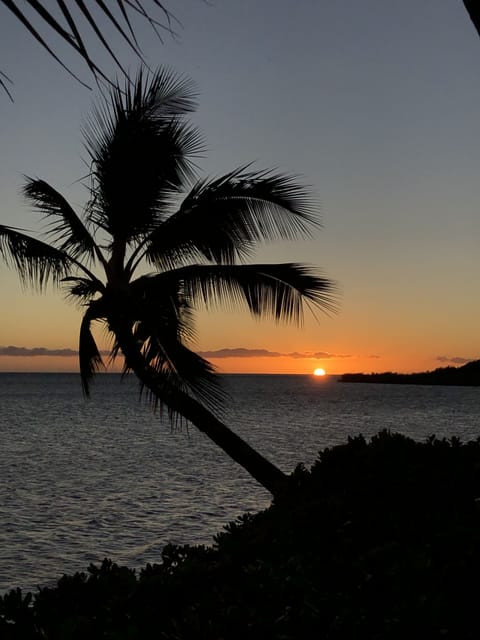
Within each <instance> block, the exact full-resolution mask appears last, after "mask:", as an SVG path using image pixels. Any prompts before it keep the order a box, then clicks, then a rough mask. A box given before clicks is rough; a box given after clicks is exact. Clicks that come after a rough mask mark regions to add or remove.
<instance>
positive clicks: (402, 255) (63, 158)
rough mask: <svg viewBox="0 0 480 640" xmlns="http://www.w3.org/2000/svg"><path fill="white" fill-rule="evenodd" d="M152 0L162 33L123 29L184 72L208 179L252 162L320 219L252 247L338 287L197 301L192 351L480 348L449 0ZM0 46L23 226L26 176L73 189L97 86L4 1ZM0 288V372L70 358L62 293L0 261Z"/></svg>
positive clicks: (408, 367)
mask: <svg viewBox="0 0 480 640" xmlns="http://www.w3.org/2000/svg"><path fill="white" fill-rule="evenodd" d="M166 1H167V2H168V3H169V4H168V6H169V7H170V8H171V9H172V10H173V11H174V13H175V14H176V16H177V17H178V18H179V19H180V20H181V22H182V23H183V28H182V29H181V30H179V37H178V39H177V40H173V39H171V38H169V37H168V36H166V38H165V42H164V44H163V45H162V44H161V43H159V42H158V40H157V39H156V37H155V36H154V34H153V33H152V32H151V31H150V29H149V28H148V26H147V25H145V24H142V23H139V25H138V28H137V32H138V34H139V39H140V42H141V44H142V46H143V49H144V51H145V54H146V57H147V59H148V61H149V63H150V64H151V65H152V66H156V65H157V64H166V65H169V66H171V67H172V68H174V69H175V70H177V71H178V72H180V73H185V74H187V75H189V76H190V77H191V78H192V79H193V80H194V81H195V82H196V83H197V85H198V88H199V91H200V107H199V110H198V112H197V113H196V114H194V115H193V117H192V120H193V122H194V123H195V124H196V125H198V126H199V127H200V129H201V130H202V132H203V134H204V136H205V140H206V146H207V149H208V153H207V155H206V157H205V159H204V161H202V163H201V165H202V169H203V170H204V172H205V174H207V175H210V176H213V175H218V174H221V173H223V172H225V171H228V170H229V169H233V168H235V167H237V166H239V165H242V164H245V163H247V162H249V161H252V160H253V161H255V167H258V168H264V167H276V168H278V169H280V170H282V171H285V172H291V173H295V174H299V175H301V176H302V180H303V181H304V182H305V183H307V184H309V185H312V186H313V190H314V193H315V195H316V197H317V198H318V202H319V212H320V211H321V216H322V221H323V229H322V230H321V231H319V232H317V233H315V237H314V238H313V239H312V240H309V241H305V242H295V243H284V244H278V243H277V244H272V245H271V246H268V247H264V248H261V250H259V252H258V255H257V259H258V261H269V262H274V261H275V262H277V261H278V262H280V261H303V262H307V263H313V264H315V265H318V266H320V267H321V268H322V269H323V270H324V272H325V273H326V274H327V275H328V276H329V277H331V278H333V279H335V280H336V281H337V282H338V284H339V287H340V291H341V301H340V310H339V313H338V314H337V315H334V316H330V317H329V316H326V315H323V314H321V313H318V314H317V318H314V317H312V316H311V315H308V314H307V316H306V319H305V323H304V325H303V327H301V328H295V327H291V326H284V325H281V326H276V325H274V324H272V323H270V322H258V321H254V320H252V319H251V318H249V316H248V315H247V314H246V313H244V312H241V311H239V310H238V309H235V310H232V309H231V310H226V311H218V312H215V313H208V314H206V313H205V312H200V313H199V318H198V349H199V350H201V351H202V352H205V353H206V355H208V356H209V357H211V358H212V361H213V362H214V363H215V364H217V365H218V366H219V367H220V369H221V370H222V371H241V372H257V371H258V372H292V373H309V372H311V371H312V370H313V369H314V368H315V367H317V366H321V367H323V368H325V369H326V370H327V372H329V373H342V372H345V371H385V370H396V371H419V370H425V369H432V368H435V367H438V366H442V365H445V364H448V363H450V362H452V363H457V364H460V363H462V362H464V361H466V360H469V359H474V358H478V357H480V348H479V338H478V333H479V329H478V327H479V321H480V296H479V295H478V291H479V288H480V286H479V282H480V259H479V255H480V253H479V250H478V247H479V244H480V216H479V215H478V205H479V203H480V181H479V179H478V168H479V167H480V144H479V141H480V138H479V135H478V133H479V122H480V120H479V117H478V113H479V106H480V41H479V39H478V36H477V34H476V32H475V30H474V28H473V25H472V24H471V23H470V21H469V19H468V16H467V14H466V12H465V9H464V7H463V4H462V2H461V1H460V0H422V2H418V0H402V2H396V1H393V0H390V1H385V0H363V1H362V2H358V0H345V1H344V2H338V1H337V0H242V1H241V2H239V0H217V1H216V2H212V3H208V4H207V3H204V2H202V1H201V0H166ZM92 42H93V40H92ZM117 42H118V41H117ZM59 46H60V49H59V50H60V51H61V52H62V54H63V57H64V58H65V59H66V60H68V61H69V62H70V63H71V66H72V67H73V68H74V69H75V70H76V71H78V72H79V73H80V74H81V76H82V78H83V79H84V80H86V81H90V80H91V78H90V77H89V75H88V72H87V70H86V69H85V68H84V67H83V66H82V64H81V63H80V62H79V61H77V60H75V59H74V58H73V56H70V54H68V52H67V51H66V49H65V47H62V45H59ZM92 46H93V49H92V51H96V49H97V47H96V45H92ZM117 51H118V52H119V54H120V56H121V58H122V61H123V62H124V63H125V64H126V65H127V66H128V67H129V68H131V69H135V68H136V66H137V61H136V60H135V59H134V57H133V56H131V55H130V54H129V52H128V51H127V50H126V49H125V47H123V46H122V45H121V44H119V45H118V46H117ZM97 57H98V58H99V60H100V61H101V62H102V63H103V68H104V69H105V70H106V71H108V72H110V71H111V74H112V75H114V74H115V73H116V71H115V70H114V68H113V64H112V63H111V61H110V60H109V59H108V58H107V57H106V56H105V55H104V54H102V53H101V52H99V54H98V56H97ZM0 60H1V64H0V68H1V69H2V70H3V71H4V72H5V73H7V74H8V75H9V76H10V77H11V78H12V79H13V80H14V82H15V84H14V87H13V94H14V98H15V102H14V104H12V103H11V102H10V101H9V100H8V98H7V96H6V95H4V94H2V93H0V123H1V124H0V126H1V133H0V140H1V147H0V149H1V159H2V161H1V164H0V193H1V200H0V222H1V223H3V224H9V225H13V226H16V227H22V228H26V229H31V230H35V229H39V228H40V225H39V219H38V215H36V214H33V213H32V212H31V211H29V209H28V207H27V206H26V205H25V203H23V202H22V200H21V198H20V196H19V189H20V187H21V185H22V175H23V174H27V175H30V176H35V177H40V178H43V179H45V180H47V181H49V182H50V183H51V184H52V185H53V186H55V187H56V188H57V189H59V190H60V191H61V192H62V193H63V194H64V195H65V196H66V197H67V198H68V199H69V200H70V201H71V202H73V203H74V204H77V205H81V204H82V203H83V202H84V199H85V196H86V194H85V192H84V190H83V189H82V188H81V186H80V185H79V184H78V183H75V181H76V180H78V179H79V178H80V177H82V176H83V175H85V173H86V169H85V165H84V164H83V160H82V156H83V155H84V154H83V150H82V139H81V135H80V124H81V122H82V118H83V117H84V116H86V115H87V114H88V112H89V109H90V106H91V104H92V101H93V100H94V98H95V92H89V91H88V90H87V89H85V88H84V87H82V86H81V85H79V84H78V83H76V82H75V81H74V80H73V79H71V78H70V77H69V76H67V75H66V74H65V72H64V71H63V70H62V69H61V68H60V67H58V65H57V64H56V63H55V62H54V61H53V60H52V59H51V58H49V57H48V55H47V54H46V53H45V52H44V51H42V50H41V49H40V47H39V46H38V45H37V44H36V43H35V42H34V41H33V40H31V38H30V37H29V36H28V34H27V33H26V32H25V31H24V30H23V29H22V27H21V26H20V25H19V24H17V22H16V21H15V19H14V18H13V17H10V15H9V14H8V12H7V11H6V10H5V9H4V8H3V7H0ZM320 205H321V206H320ZM0 289H1V301H2V302H1V305H2V306H1V313H0V371H18V370H37V371H47V370H56V371H64V370H68V371H76V370H77V363H76V359H75V356H74V355H71V354H70V355H64V354H60V355H59V353H58V352H59V351H61V350H65V349H66V350H72V351H75V349H76V347H77V335H78V328H79V320H80V312H79V311H78V310H77V309H75V308H74V307H71V306H68V304H67V303H65V301H64V300H63V299H62V297H61V295H59V294H58V293H54V292H52V293H49V294H48V295H45V296H38V295H34V294H32V293H31V292H24V291H22V289H21V288H20V285H19V283H18V280H17V277H16V275H15V274H14V273H11V272H9V271H8V270H7V269H6V268H5V267H4V266H3V265H2V264H0ZM11 346H14V347H17V349H7V348H6V347H11ZM33 348H37V349H40V351H36V352H35V353H36V355H29V354H30V351H29V350H30V349H33ZM68 353H69V352H67V354H68ZM219 356H222V357H219Z"/></svg>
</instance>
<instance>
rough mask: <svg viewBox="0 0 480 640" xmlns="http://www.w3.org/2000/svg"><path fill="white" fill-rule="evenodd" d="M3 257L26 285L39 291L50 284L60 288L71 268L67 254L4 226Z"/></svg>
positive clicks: (0, 239) (0, 229) (0, 248)
mask: <svg viewBox="0 0 480 640" xmlns="http://www.w3.org/2000/svg"><path fill="white" fill-rule="evenodd" d="M0 256H1V257H2V258H3V260H4V261H5V263H6V264H7V266H9V267H11V268H13V269H15V270H16V272H17V273H18V275H19V277H20V280H21V282H22V284H23V285H30V286H32V287H33V288H35V289H38V290H39V291H42V290H44V289H45V287H46V285H47V284H48V283H49V282H51V283H52V284H55V285H58V284H59V282H60V280H61V279H62V278H65V277H66V276H67V275H68V273H69V271H70V268H71V266H72V259H71V258H70V256H68V255H67V253H65V251H62V250H60V249H56V248H55V247H51V246H50V245H48V244H46V243H45V242H42V241H41V240H37V239H35V238H31V237H30V236H28V235H26V234H24V233H21V232H20V231H18V230H17V229H13V228H12V227H6V226H4V225H0Z"/></svg>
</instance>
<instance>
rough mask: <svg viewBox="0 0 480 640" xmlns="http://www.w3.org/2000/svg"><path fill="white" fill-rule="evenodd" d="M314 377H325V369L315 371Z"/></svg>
mask: <svg viewBox="0 0 480 640" xmlns="http://www.w3.org/2000/svg"><path fill="white" fill-rule="evenodd" d="M313 375H314V376H324V375H325V369H315V371H314V372H313Z"/></svg>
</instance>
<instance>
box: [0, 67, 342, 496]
mask: <svg viewBox="0 0 480 640" xmlns="http://www.w3.org/2000/svg"><path fill="white" fill-rule="evenodd" d="M194 108H195V94H194V91H193V88H192V85H191V83H190V82H189V81H188V80H186V79H184V78H177V77H176V76H174V75H173V74H172V73H171V72H170V71H168V70H159V71H158V72H157V73H155V74H145V73H142V72H140V73H139V74H138V76H137V78H136V79H135V81H133V82H127V83H126V86H125V87H124V88H120V87H119V86H116V87H114V88H112V89H111V91H110V93H109V95H108V97H107V98H105V99H104V100H103V101H102V102H101V103H100V104H99V105H98V106H97V108H96V109H95V110H94V112H93V115H92V116H91V118H90V119H89V120H88V121H87V123H86V124H85V126H84V137H85V142H86V149H87V152H88V155H89V166H90V172H89V181H88V184H87V186H88V190H89V198H88V201H87V204H86V206H85V208H84V211H83V214H82V215H78V214H77V213H76V212H75V211H74V209H73V208H72V207H71V206H70V205H69V204H68V202H67V201H66V200H65V198H64V197H63V196H62V195H61V194H60V193H59V192H58V191H56V190H55V189H54V188H53V187H51V186H50V185H49V184H47V183H46V182H44V181H43V180H39V179H35V180H34V179H28V180H27V182H26V185H25V187H24V194H25V196H26V197H27V199H28V200H29V201H30V202H31V203H32V204H33V206H34V208H35V209H36V210H38V211H40V212H41V213H43V214H44V216H45V219H46V221H47V223H48V226H47V229H46V239H45V240H39V239H35V238H33V237H31V236H29V235H26V234H25V233H23V232H21V231H19V230H17V229H14V228H11V227H6V226H1V225H0V255H2V256H3V258H4V260H5V261H6V262H7V264H9V265H10V266H12V267H14V268H15V269H16V271H17V272H18V274H19V276H20V278H21V279H22V280H23V282H24V283H25V284H29V285H33V286H35V287H37V288H39V289H40V290H43V289H44V288H45V286H46V285H47V284H48V283H53V284H55V285H62V286H66V287H67V294H68V296H69V297H71V298H73V299H75V300H77V301H78V302H80V303H81V304H82V305H83V307H84V309H85V311H84V314H83V319H82V322H81V328H80V344H79V353H80V373H81V378H82V384H83V388H84V391H85V393H86V394H88V393H89V382H90V379H91V377H92V375H93V374H94V373H95V372H96V371H97V370H98V369H99V367H101V366H102V364H103V363H102V359H101V355H100V352H99V350H98V348H97V345H96V343H95V340H94V337H93V335H92V332H91V325H92V323H93V322H95V321H99V322H102V323H104V324H105V325H106V327H107V329H108V330H109V331H110V332H111V334H112V336H113V343H112V356H113V357H115V356H116V355H117V353H119V352H122V353H123V355H124V358H125V370H126V371H129V370H133V371H134V372H135V373H136V374H137V376H138V377H139V379H140V381H141V384H142V385H143V386H144V387H146V389H147V390H149V391H150V393H151V394H152V395H153V398H154V399H155V401H156V402H158V403H160V405H161V406H165V407H166V408H168V410H169V412H170V414H171V415H172V416H177V417H178V416H183V417H186V418H187V419H188V420H191V421H192V422H194V423H195V424H197V426H199V428H201V429H202V431H204V432H206V433H207V435H210V437H212V435H211V434H209V433H208V432H207V427H206V426H205V424H206V423H208V422H209V421H210V422H211V421H212V420H213V421H214V422H215V421H216V422H218V420H216V418H214V416H213V414H211V410H214V409H217V408H218V407H219V403H220V401H221V395H222V394H221V389H220V387H219V386H218V384H217V378H216V376H215V375H214V371H213V367H212V366H211V365H210V363H209V362H207V361H206V360H204V359H203V358H201V357H200V356H199V355H198V354H196V353H195V352H194V351H192V350H191V348H190V346H191V341H192V338H193V337H194V326H193V312H194V310H195V307H196V305H197V304H198V303H199V302H201V303H204V304H206V305H207V307H208V306H212V305H214V306H215V305H217V304H220V303H225V302H234V303H242V302H243V303H245V304H246V305H247V307H248V309H249V310H250V311H251V313H253V314H254V315H256V316H261V317H267V318H268V317H270V318H273V319H274V320H277V321H281V320H285V321H293V322H299V321H300V320H301V317H302V305H303V302H304V301H307V302H308V303H311V304H313V305H316V306H318V307H320V308H322V309H324V310H329V309H332V308H333V304H334V303H333V300H334V298H333V294H334V287H333V284H332V283H331V282H330V281H329V280H327V279H326V278H324V277H323V276H321V275H319V274H317V273H316V272H315V271H314V270H313V269H312V268H309V267H307V266H305V265H300V264H293V263H287V264H246V260H247V259H248V258H250V257H251V255H252V253H253V251H254V249H255V246H256V245H257V244H258V243H259V242H263V241H269V240H274V239H277V238H280V239H284V238H297V237H300V236H304V235H306V234H308V232H309V229H310V228H311V227H312V225H315V224H316V222H315V217H314V213H313V210H312V208H311V206H310V200H309V197H308V193H307V192H306V191H305V189H303V188H302V187H301V186H299V185H298V184H297V183H296V182H295V180H294V179H293V178H291V177H289V176H285V175H280V174H275V173H272V172H267V171H262V172H258V171H257V172H254V171H252V170H250V169H249V168H248V167H243V168H240V169H236V170H234V171H232V172H230V173H227V174H226V175H224V176H222V177H220V178H215V179H211V180H198V179H196V178H195V165H194V162H193V160H194V158H195V156H196V154H198V152H199V150H200V147H201V144H200V137H199V134H198V131H197V130H196V129H195V128H193V127H192V126H191V125H190V124H189V122H188V121H187V119H186V115H187V114H188V113H189V112H191V111H192V110H193V109H194ZM187 188H189V189H190V190H189V192H188V194H187V195H186V196H182V194H183V193H184V192H185V190H186V189H187ZM100 273H102V274H103V275H102V276H100V275H99V274H100ZM200 423H201V424H200ZM204 423H205V424H204ZM220 424H221V423H219V422H218V425H220ZM201 425H203V427H202V426H201ZM218 428H219V429H220V427H218ZM225 429H227V427H225ZM222 437H223V436H222ZM219 438H220V439H221V437H220V436H219ZM235 438H238V437H237V436H235ZM213 439H214V440H215V438H213ZM239 440H240V439H239ZM242 442H243V441H242ZM217 444H220V446H222V447H223V448H225V447H224V445H223V444H222V443H220V442H217ZM228 453H229V455H232V452H231V451H228ZM232 457H234V458H235V459H237V461H239V462H240V464H243V466H245V464H244V463H243V462H242V461H241V460H239V459H238V456H237V457H235V455H232ZM246 468H247V467H246ZM249 471H250V473H252V470H251V469H249ZM279 473H280V472H279ZM252 475H255V474H254V473H252ZM257 479H259V478H258V477H257ZM260 481H261V482H262V483H263V484H265V482H263V481H262V480H260ZM268 488H270V490H273V489H272V488H271V487H268Z"/></svg>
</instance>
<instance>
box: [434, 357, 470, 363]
mask: <svg viewBox="0 0 480 640" xmlns="http://www.w3.org/2000/svg"><path fill="white" fill-rule="evenodd" d="M436 359H437V360H438V361H439V362H449V363H450V364H467V362H471V361H472V360H475V358H461V357H460V356H454V357H453V358H449V357H448V356H437V358H436Z"/></svg>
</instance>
